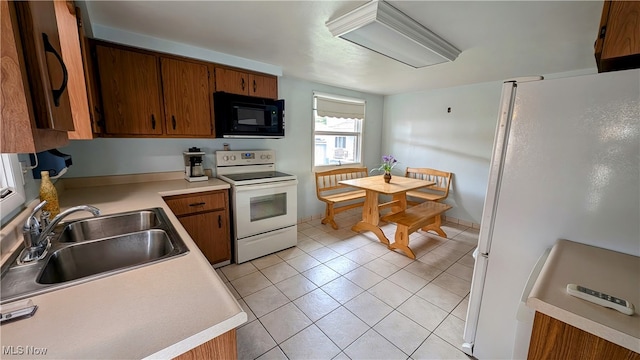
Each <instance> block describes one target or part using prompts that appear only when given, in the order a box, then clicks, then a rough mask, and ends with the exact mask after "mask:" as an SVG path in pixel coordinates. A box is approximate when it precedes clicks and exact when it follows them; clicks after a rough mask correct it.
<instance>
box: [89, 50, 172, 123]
mask: <svg viewBox="0 0 640 360" xmlns="http://www.w3.org/2000/svg"><path fill="white" fill-rule="evenodd" d="M96 56H97V64H98V72H99V74H100V90H101V94H102V107H103V113H104V119H103V120H104V130H105V133H107V134H116V135H162V133H163V131H162V123H163V122H162V109H161V107H160V96H161V93H160V76H159V73H158V59H157V58H156V57H155V56H153V55H149V54H143V53H139V52H134V51H129V50H123V49H119V48H116V47H110V46H102V45H97V46H96Z"/></svg>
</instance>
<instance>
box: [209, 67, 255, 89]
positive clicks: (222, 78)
mask: <svg viewBox="0 0 640 360" xmlns="http://www.w3.org/2000/svg"><path fill="white" fill-rule="evenodd" d="M215 72H216V91H224V92H227V93H230V94H238V95H249V74H247V73H244V72H240V71H235V70H231V69H226V68H220V67H217V68H216V70H215Z"/></svg>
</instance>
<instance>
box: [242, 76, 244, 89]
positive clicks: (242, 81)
mask: <svg viewBox="0 0 640 360" xmlns="http://www.w3.org/2000/svg"><path fill="white" fill-rule="evenodd" d="M242 91H244V78H242Z"/></svg>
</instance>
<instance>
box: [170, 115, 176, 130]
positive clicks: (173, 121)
mask: <svg viewBox="0 0 640 360" xmlns="http://www.w3.org/2000/svg"><path fill="white" fill-rule="evenodd" d="M171 125H173V130H175V129H176V117H175V116H173V115H171Z"/></svg>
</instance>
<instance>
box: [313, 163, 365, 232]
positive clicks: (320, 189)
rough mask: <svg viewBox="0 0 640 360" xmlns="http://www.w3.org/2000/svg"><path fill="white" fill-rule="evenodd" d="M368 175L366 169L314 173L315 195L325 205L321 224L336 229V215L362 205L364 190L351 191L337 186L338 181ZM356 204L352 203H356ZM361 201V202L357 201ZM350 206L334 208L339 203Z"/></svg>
mask: <svg viewBox="0 0 640 360" xmlns="http://www.w3.org/2000/svg"><path fill="white" fill-rule="evenodd" d="M368 174H369V173H368V172H367V168H366V167H357V168H338V169H333V170H327V171H319V172H316V195H317V196H318V199H319V200H320V201H323V202H325V203H327V207H326V211H325V215H324V218H323V219H322V223H323V224H327V223H329V224H330V225H331V227H332V228H334V229H336V230H337V229H338V224H336V222H335V220H334V217H335V215H336V214H337V213H340V212H343V211H346V210H349V209H353V208H356V207H360V206H362V205H363V204H364V198H365V195H366V192H365V191H364V190H353V188H352V187H350V186H347V185H343V184H339V183H338V182H339V181H342V180H350V179H357V178H361V177H366V176H367V175H368ZM356 200H358V201H357V202H353V201H356ZM359 200H363V201H359ZM347 202H351V203H350V204H346V205H342V206H339V207H336V206H335V205H337V204H341V203H347Z"/></svg>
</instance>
